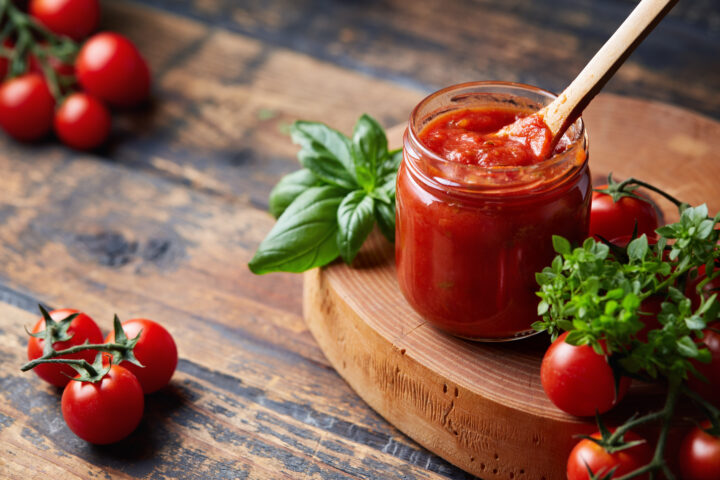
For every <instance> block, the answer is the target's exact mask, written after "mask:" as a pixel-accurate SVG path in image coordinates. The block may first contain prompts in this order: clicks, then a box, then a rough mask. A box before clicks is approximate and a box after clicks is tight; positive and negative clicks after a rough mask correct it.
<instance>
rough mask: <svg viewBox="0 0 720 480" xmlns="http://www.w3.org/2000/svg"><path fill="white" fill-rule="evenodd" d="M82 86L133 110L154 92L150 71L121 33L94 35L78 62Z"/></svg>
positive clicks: (99, 96)
mask: <svg viewBox="0 0 720 480" xmlns="http://www.w3.org/2000/svg"><path fill="white" fill-rule="evenodd" d="M75 70H76V71H77V76H78V80H79V81H80V85H82V87H83V88H84V89H85V91H87V92H88V93H90V94H92V95H95V96H96V97H97V98H99V99H100V100H103V101H105V102H107V103H109V104H110V105H113V106H118V107H130V106H134V105H137V104H139V103H141V102H142V101H144V100H145V99H146V98H147V97H148V94H149V92H150V70H149V69H148V66H147V63H146V62H145V60H144V59H143V58H142V56H141V55H140V52H138V49H137V48H136V47H135V45H133V43H132V42H130V40H128V39H127V38H125V37H123V36H122V35H119V34H117V33H110V32H105V33H98V34H97V35H93V36H92V37H91V38H90V39H89V40H88V41H87V42H86V43H85V45H84V46H83V47H82V49H81V50H80V52H79V53H78V56H77V59H76V60H75Z"/></svg>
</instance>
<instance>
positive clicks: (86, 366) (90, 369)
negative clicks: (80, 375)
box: [39, 358, 98, 377]
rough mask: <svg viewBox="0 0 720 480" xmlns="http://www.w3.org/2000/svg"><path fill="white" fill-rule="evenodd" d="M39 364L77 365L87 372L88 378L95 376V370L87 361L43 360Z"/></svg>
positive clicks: (67, 359)
mask: <svg viewBox="0 0 720 480" xmlns="http://www.w3.org/2000/svg"><path fill="white" fill-rule="evenodd" d="M39 363H64V364H66V365H77V366H79V367H82V368H84V369H85V370H87V372H88V374H89V375H90V376H93V377H94V376H97V374H98V373H97V370H95V367H93V366H92V365H91V364H90V362H88V361H87V360H75V359H69V358H57V359H45V360H43V361H42V362H39Z"/></svg>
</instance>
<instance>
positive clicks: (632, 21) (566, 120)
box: [541, 0, 677, 145]
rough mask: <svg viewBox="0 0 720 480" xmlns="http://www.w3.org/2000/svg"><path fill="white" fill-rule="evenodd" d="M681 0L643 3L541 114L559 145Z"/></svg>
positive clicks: (647, 1) (652, 0) (644, 0)
mask: <svg viewBox="0 0 720 480" xmlns="http://www.w3.org/2000/svg"><path fill="white" fill-rule="evenodd" d="M675 3H677V0H642V1H641V2H640V3H639V4H638V6H637V7H635V10H633V11H632V13H631V14H630V16H628V17H627V18H626V19H625V21H624V22H623V24H622V25H620V28H618V29H617V30H616V31H615V33H614V34H613V35H612V37H610V39H609V40H608V41H607V42H605V45H603V46H602V48H601V49H600V50H599V51H598V52H597V53H596V54H595V56H594V57H593V58H592V60H590V62H589V63H588V64H587V65H586V66H585V68H584V69H583V70H582V72H580V74H579V75H578V76H577V77H576V78H575V80H573V82H572V83H571V84H570V85H569V86H568V87H567V88H566V89H565V90H564V91H563V92H562V93H561V94H560V96H558V97H557V98H556V99H555V100H554V101H553V102H552V103H551V104H550V105H548V106H547V107H545V108H544V109H543V111H542V112H541V113H542V115H543V119H544V120H545V124H546V125H547V126H548V128H549V129H550V131H551V132H552V135H553V142H552V144H553V145H555V143H557V140H559V139H560V136H561V135H562V134H563V133H565V130H567V128H568V127H569V126H570V125H572V124H573V122H575V120H577V118H578V117H579V116H580V114H581V113H582V111H583V110H584V109H585V107H586V106H587V104H588V103H589V102H590V100H592V99H593V97H595V95H596V94H597V93H598V92H599V91H600V89H601V88H602V87H603V86H604V85H605V83H606V82H607V81H608V80H609V79H610V77H612V76H613V74H614V73H615V71H617V69H618V68H619V67H620V65H622V63H623V62H624V61H625V59H627V57H628V56H629V55H630V54H631V53H632V51H633V50H635V47H637V46H638V44H640V42H641V41H642V40H643V39H644V38H645V36H647V34H648V33H650V31H651V30H652V29H653V28H655V26H656V25H657V24H658V22H660V20H662V18H663V17H664V16H665V14H667V13H668V12H669V11H670V10H671V9H672V7H673V6H674V5H675Z"/></svg>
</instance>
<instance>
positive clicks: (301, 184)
mask: <svg viewBox="0 0 720 480" xmlns="http://www.w3.org/2000/svg"><path fill="white" fill-rule="evenodd" d="M318 185H321V181H320V179H319V178H318V177H316V176H315V174H314V173H312V172H311V171H310V170H308V169H307V168H303V169H301V170H298V171H296V172H292V173H288V174H287V175H285V176H284V177H283V178H281V179H280V181H279V182H278V184H277V185H275V187H274V188H273V189H272V191H271V192H270V213H271V214H272V216H273V217H275V218H278V217H279V216H280V215H282V213H283V212H284V211H285V209H286V208H287V207H288V206H289V205H290V204H291V203H292V202H293V200H295V199H296V198H297V197H298V196H299V195H300V194H301V193H303V192H304V191H305V190H307V189H308V188H310V187H315V186H318Z"/></svg>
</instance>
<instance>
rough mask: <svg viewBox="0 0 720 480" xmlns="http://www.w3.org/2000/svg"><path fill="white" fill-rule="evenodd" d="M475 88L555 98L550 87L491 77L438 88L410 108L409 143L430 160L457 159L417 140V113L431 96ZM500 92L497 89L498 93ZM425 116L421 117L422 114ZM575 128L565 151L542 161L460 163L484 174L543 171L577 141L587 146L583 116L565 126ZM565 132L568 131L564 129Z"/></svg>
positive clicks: (445, 160)
mask: <svg viewBox="0 0 720 480" xmlns="http://www.w3.org/2000/svg"><path fill="white" fill-rule="evenodd" d="M476 87H482V88H488V87H498V88H509V89H517V90H518V92H522V91H525V92H527V93H534V94H539V95H541V96H543V97H545V98H548V99H550V100H554V99H555V98H557V95H556V94H554V93H553V92H551V91H549V90H545V89H543V88H540V87H536V86H534V85H528V84H525V83H517V82H504V81H494V80H483V81H474V82H465V83H458V84H455V85H450V86H447V87H445V88H442V89H440V90H437V91H435V92H433V93H431V94H430V95H428V96H426V97H425V98H423V99H422V100H421V101H420V102H419V103H418V104H417V105H416V106H415V108H413V110H412V112H411V113H410V118H409V121H408V128H407V133H408V136H409V137H410V139H411V141H412V143H413V144H414V147H415V148H418V149H419V150H420V153H421V154H422V156H423V157H425V158H429V159H432V160H433V161H438V162H443V163H445V164H453V163H457V162H453V161H452V160H448V159H446V158H444V157H442V156H441V155H439V154H437V153H435V152H433V151H432V150H430V149H429V148H428V147H427V146H426V145H425V144H424V143H423V142H422V141H420V139H419V137H418V135H419V132H418V131H417V125H416V120H420V119H419V118H418V117H419V112H420V110H421V109H422V108H423V107H424V106H426V105H427V104H428V103H429V102H431V101H432V100H433V99H435V98H437V97H439V96H442V95H445V94H448V93H451V92H453V91H455V90H462V89H470V88H476ZM477 93H492V91H491V90H488V91H487V92H477ZM498 93H499V92H498ZM423 118H424V117H423ZM573 127H574V128H575V131H576V134H575V135H574V137H573V138H571V139H570V140H571V142H570V144H569V145H568V147H567V148H566V150H565V151H563V152H560V153H555V154H553V155H552V156H551V157H548V158H546V159H545V160H542V161H540V162H537V163H533V164H530V165H491V166H486V165H475V164H463V167H464V168H469V169H472V170H474V171H476V172H485V173H513V172H518V173H519V172H523V173H530V172H535V171H540V170H544V169H546V168H552V167H554V166H557V165H558V164H560V163H562V162H564V161H567V158H566V157H567V155H566V153H567V152H569V151H571V150H573V149H575V148H576V147H577V145H578V144H579V143H580V142H583V141H584V142H585V144H586V145H587V131H586V130H585V123H584V122H583V120H582V117H579V118H578V119H577V120H576V121H575V122H574V123H573V124H572V125H570V127H568V130H570V129H571V128H573ZM566 132H567V131H566Z"/></svg>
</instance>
